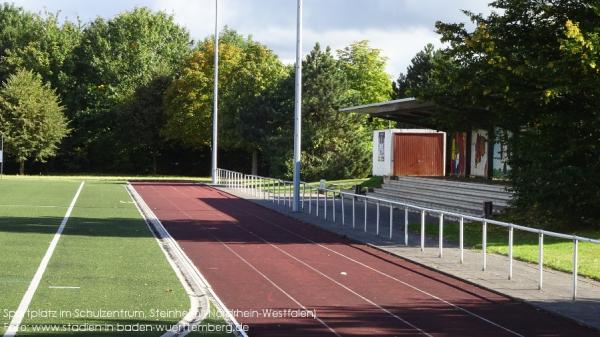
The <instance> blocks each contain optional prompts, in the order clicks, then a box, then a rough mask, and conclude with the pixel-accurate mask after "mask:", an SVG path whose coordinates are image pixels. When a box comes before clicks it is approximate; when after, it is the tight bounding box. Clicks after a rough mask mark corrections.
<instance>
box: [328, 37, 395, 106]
mask: <svg viewBox="0 0 600 337" xmlns="http://www.w3.org/2000/svg"><path fill="white" fill-rule="evenodd" d="M337 54H338V58H339V61H340V68H341V71H342V72H343V73H344V74H345V77H346V81H347V82H348V91H347V93H346V94H345V95H346V96H347V98H345V99H347V100H348V102H352V104H356V105H359V104H369V103H377V102H383V101H387V100H389V99H390V97H391V94H392V80H391V79H390V76H389V75H388V73H387V72H386V71H385V65H386V61H387V59H386V58H385V57H383V56H382V55H381V50H379V49H375V48H371V47H370V46H369V42H368V41H366V40H364V41H358V42H354V43H352V44H351V45H350V46H348V47H346V48H344V49H341V50H338V51H337Z"/></svg>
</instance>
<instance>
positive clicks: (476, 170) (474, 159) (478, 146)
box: [471, 130, 488, 177]
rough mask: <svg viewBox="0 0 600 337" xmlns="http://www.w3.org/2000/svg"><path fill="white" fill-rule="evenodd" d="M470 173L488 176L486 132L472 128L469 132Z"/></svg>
mask: <svg viewBox="0 0 600 337" xmlns="http://www.w3.org/2000/svg"><path fill="white" fill-rule="evenodd" d="M471 175H473V176H477V177H487V176H488V132H487V131H486V130H474V131H472V134H471Z"/></svg>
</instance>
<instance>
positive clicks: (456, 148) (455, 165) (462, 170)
mask: <svg viewBox="0 0 600 337" xmlns="http://www.w3.org/2000/svg"><path fill="white" fill-rule="evenodd" d="M466 158H467V134H466V133H464V132H455V133H454V134H452V140H451V146H450V175H453V176H457V177H464V176H465V174H466V161H467V159H466Z"/></svg>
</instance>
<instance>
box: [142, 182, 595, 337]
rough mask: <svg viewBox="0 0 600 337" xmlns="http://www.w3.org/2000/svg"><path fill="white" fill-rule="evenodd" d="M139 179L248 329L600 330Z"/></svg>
mask: <svg viewBox="0 0 600 337" xmlns="http://www.w3.org/2000/svg"><path fill="white" fill-rule="evenodd" d="M134 187H135V189H136V190H137V191H138V193H139V194H140V195H141V196H142V197H143V199H144V200H145V201H146V203H147V204H148V205H149V206H150V207H151V208H152V210H153V211H154V213H155V214H156V215H157V216H158V218H159V219H160V220H161V222H162V223H163V225H164V226H165V228H166V229H167V230H168V231H169V232H170V233H171V235H172V236H173V237H174V238H175V239H176V240H177V241H178V243H179V245H180V246H181V247H182V248H183V250H184V251H185V252H186V254H187V255H188V256H189V257H190V259H191V260H192V261H193V262H194V264H195V265H196V266H197V267H198V269H199V270H200V272H201V273H202V274H203V275H204V276H205V277H206V279H207V280H208V281H209V283H210V284H211V286H212V287H213V289H214V290H215V291H216V293H217V294H218V295H219V297H220V298H221V299H222V300H223V302H224V303H225V305H226V306H227V307H228V308H229V309H230V310H231V311H232V313H234V315H235V316H236V317H237V319H238V321H240V323H242V324H246V325H249V326H250V331H249V335H250V336H277V337H283V336H287V337H295V336H298V337H300V336H302V337H311V336H461V337H462V336H486V337H487V336H596V335H598V332H596V331H593V330H590V329H587V328H584V327H582V326H579V325H577V324H575V323H572V322H571V321H568V320H566V319H562V318H557V317H555V316H552V315H549V314H547V313H545V312H542V311H538V310H536V309H535V308H533V307H531V306H529V305H527V304H523V303H520V302H516V301H513V300H510V299H508V298H506V297H504V296H501V295H498V294H496V293H493V292H490V291H488V290H485V289H482V288H479V287H476V286H473V285H471V284H468V283H465V282H463V281H460V280H458V279H455V278H452V277H450V276H446V275H444V274H441V273H438V272H435V271H432V270H429V269H427V268H424V267H422V266H420V265H417V264H414V263H411V262H409V261H406V260H404V259H401V258H398V257H394V256H391V255H389V254H386V253H384V252H381V251H379V250H376V249H373V248H370V247H368V246H366V245H363V244H359V243H356V242H353V241H350V240H348V239H345V238H343V237H340V236H338V235H335V234H332V233H330V232H327V231H324V230H322V229H320V228H317V227H315V226H312V225H309V224H305V223H303V222H300V221H297V220H295V219H292V218H289V217H286V216H284V215H282V214H279V213H277V212H275V211H272V210H269V209H266V208H264V207H261V206H259V205H256V204H254V203H251V202H249V201H246V200H243V199H240V198H237V197H235V196H232V195H230V194H227V193H225V192H222V191H219V190H217V189H214V188H211V187H208V186H199V185H194V184H174V183H135V184H134ZM263 310H272V311H270V312H271V314H269V313H268V311H263ZM311 313H316V318H313V317H296V316H298V315H300V314H305V315H310V314H311ZM275 314H278V315H280V316H283V317H276V315H275ZM291 316H294V317H291Z"/></svg>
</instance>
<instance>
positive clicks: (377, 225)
mask: <svg viewBox="0 0 600 337" xmlns="http://www.w3.org/2000/svg"><path fill="white" fill-rule="evenodd" d="M376 204H377V217H376V218H377V221H376V226H375V235H377V236H379V201H377V203H376Z"/></svg>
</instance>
